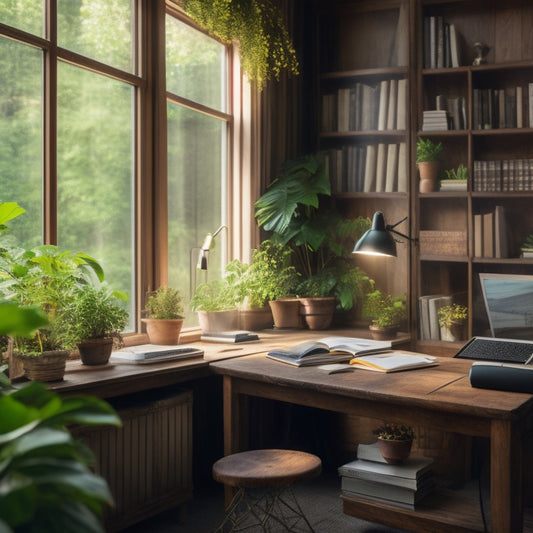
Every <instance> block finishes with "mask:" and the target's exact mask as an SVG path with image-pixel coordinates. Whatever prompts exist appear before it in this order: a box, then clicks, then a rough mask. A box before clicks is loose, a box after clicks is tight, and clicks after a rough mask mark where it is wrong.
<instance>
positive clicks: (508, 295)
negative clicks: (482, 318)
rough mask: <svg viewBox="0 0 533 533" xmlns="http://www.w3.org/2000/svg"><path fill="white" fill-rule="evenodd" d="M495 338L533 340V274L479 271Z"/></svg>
mask: <svg viewBox="0 0 533 533" xmlns="http://www.w3.org/2000/svg"><path fill="white" fill-rule="evenodd" d="M479 280H480V282H481V290H482V292H483V299H484V303H485V309H486V311H487V316H488V319H489V325H490V331H491V334H492V336H493V337H504V338H514V339H530V340H533V275H531V276H529V275H518V274H516V275H515V274H484V273H482V274H479Z"/></svg>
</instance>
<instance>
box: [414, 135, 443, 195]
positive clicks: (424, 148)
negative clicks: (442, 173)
mask: <svg viewBox="0 0 533 533" xmlns="http://www.w3.org/2000/svg"><path fill="white" fill-rule="evenodd" d="M442 150H443V146H442V142H440V141H439V142H438V143H434V142H433V141H432V140H431V139H423V138H422V137H419V138H418V141H417V143H416V164H417V166H418V172H419V174H420V192H422V193H424V192H432V191H436V190H437V179H438V175H439V168H440V159H441V156H442Z"/></svg>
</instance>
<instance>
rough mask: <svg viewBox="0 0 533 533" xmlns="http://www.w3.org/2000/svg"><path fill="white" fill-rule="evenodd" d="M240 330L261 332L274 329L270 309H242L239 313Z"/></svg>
mask: <svg viewBox="0 0 533 533" xmlns="http://www.w3.org/2000/svg"><path fill="white" fill-rule="evenodd" d="M239 320H240V326H239V327H240V329H244V330H246V331H260V330H262V329H269V328H271V327H272V323H273V319H272V311H271V310H270V307H263V308H262V309H241V310H240V311H239Z"/></svg>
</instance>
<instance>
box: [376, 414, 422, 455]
mask: <svg viewBox="0 0 533 533" xmlns="http://www.w3.org/2000/svg"><path fill="white" fill-rule="evenodd" d="M374 434H376V435H377V437H378V447H379V451H380V452H381V455H382V457H383V459H385V461H387V463H389V464H400V463H402V462H403V461H405V459H407V458H408V457H409V455H410V453H411V447H412V444H413V440H414V438H415V431H414V429H413V428H412V427H411V426H407V425H404V424H394V423H386V424H383V425H382V426H380V427H378V428H377V429H375V430H374Z"/></svg>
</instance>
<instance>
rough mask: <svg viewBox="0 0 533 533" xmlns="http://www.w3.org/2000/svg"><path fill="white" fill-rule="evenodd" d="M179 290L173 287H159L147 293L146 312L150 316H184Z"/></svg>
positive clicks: (172, 317) (167, 317) (165, 317)
mask: <svg viewBox="0 0 533 533" xmlns="http://www.w3.org/2000/svg"><path fill="white" fill-rule="evenodd" d="M182 300H183V299H182V296H181V294H180V293H179V291H178V290H176V289H173V288H171V287H164V286H161V287H158V288H157V289H156V290H155V291H152V292H149V293H147V298H146V303H145V306H144V307H145V312H146V316H147V317H148V318H159V319H161V318H163V319H175V318H183V316H182V313H183V301H182Z"/></svg>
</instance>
